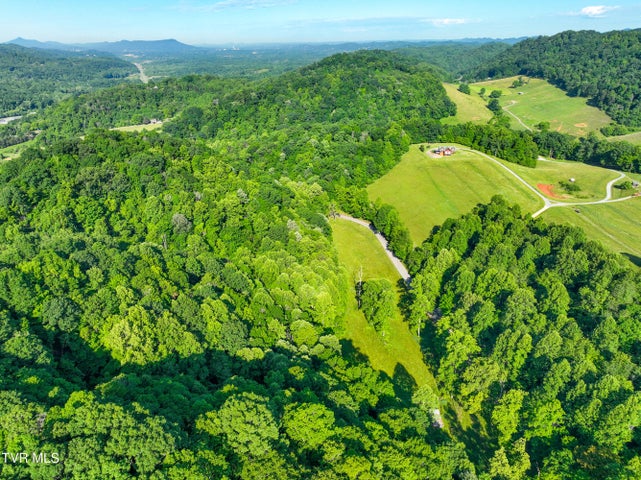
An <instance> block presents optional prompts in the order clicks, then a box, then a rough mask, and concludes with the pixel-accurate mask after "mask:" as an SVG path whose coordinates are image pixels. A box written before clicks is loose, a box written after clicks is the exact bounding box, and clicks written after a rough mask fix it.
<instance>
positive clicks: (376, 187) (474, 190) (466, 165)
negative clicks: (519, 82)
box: [367, 145, 543, 245]
mask: <svg viewBox="0 0 641 480" xmlns="http://www.w3.org/2000/svg"><path fill="white" fill-rule="evenodd" d="M434 147H435V145H431V148H434ZM508 165H510V167H511V166H512V164H508ZM367 191H368V193H369V197H370V198H371V199H372V200H376V199H381V200H382V201H383V202H385V203H389V204H391V205H393V206H394V207H396V209H397V210H398V213H399V216H400V217H401V220H402V221H403V223H404V224H405V226H406V227H407V228H408V229H409V231H410V236H411V237H412V241H413V242H414V244H415V245H419V244H420V243H422V242H423V240H425V238H427V237H428V236H429V235H430V233H431V231H432V229H433V227H434V226H436V225H441V224H442V223H443V222H444V221H445V220H446V219H447V218H450V217H451V218H455V217H458V216H460V215H462V214H464V213H467V212H469V211H470V210H471V209H472V208H473V207H474V206H475V205H477V204H479V203H487V202H489V201H490V199H491V198H492V197H493V196H494V195H498V194H500V195H503V196H505V197H506V198H507V199H508V201H510V202H512V203H516V204H518V205H520V206H521V208H522V209H523V211H524V212H535V211H536V210H538V209H539V208H541V207H542V206H543V201H542V200H541V199H540V198H538V197H537V196H536V195H535V194H534V193H533V192H531V191H530V190H529V189H528V188H527V187H526V186H525V185H523V184H522V183H520V182H519V181H518V180H516V178H515V177H514V176H513V175H511V174H510V173H509V172H508V171H506V170H505V169H504V168H501V166H499V165H497V164H496V163H494V162H491V161H489V160H487V159H486V158H483V157H482V156H481V155H479V154H477V153H475V152H470V151H457V152H456V153H455V154H454V155H453V156H452V157H443V158H432V157H430V156H428V155H427V154H426V153H424V152H421V151H420V150H419V146H418V145H412V146H411V147H410V150H409V152H408V153H406V154H405V155H404V156H403V158H402V159H401V161H400V163H399V164H398V165H396V166H395V167H394V168H393V169H392V170H391V171H390V172H388V173H387V174H386V175H385V176H383V177H381V178H380V179H378V180H376V181H375V182H374V183H372V184H371V185H370V186H369V187H368V188H367Z"/></svg>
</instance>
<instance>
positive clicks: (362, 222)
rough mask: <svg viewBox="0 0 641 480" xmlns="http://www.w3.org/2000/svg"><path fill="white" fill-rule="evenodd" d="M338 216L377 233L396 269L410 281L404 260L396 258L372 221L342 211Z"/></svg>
mask: <svg viewBox="0 0 641 480" xmlns="http://www.w3.org/2000/svg"><path fill="white" fill-rule="evenodd" d="M337 218H342V219H343V220H347V221H348V222H353V223H358V224H359V225H362V226H363V227H366V228H368V229H370V230H371V231H372V233H373V234H374V235H376V238H377V239H378V242H379V243H380V244H381V245H382V246H383V249H384V250H385V253H386V254H387V257H388V258H389V259H390V261H391V262H392V265H394V268H395V269H396V271H397V272H398V274H399V275H400V276H401V278H402V279H403V280H405V281H406V282H407V281H409V279H410V273H409V272H408V271H407V268H405V265H403V262H401V261H400V260H399V259H398V258H396V257H395V256H394V254H393V253H392V251H391V250H389V249H388V248H387V240H386V239H385V237H384V236H383V235H381V234H380V233H377V232H376V231H375V230H374V227H373V226H372V224H371V223H370V222H368V221H367V220H362V219H360V218H354V217H350V216H349V215H344V214H342V213H339V214H337Z"/></svg>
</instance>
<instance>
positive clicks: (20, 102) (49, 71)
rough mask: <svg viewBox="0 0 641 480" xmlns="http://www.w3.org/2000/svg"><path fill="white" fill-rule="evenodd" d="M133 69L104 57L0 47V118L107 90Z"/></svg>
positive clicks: (122, 62) (115, 59)
mask: <svg viewBox="0 0 641 480" xmlns="http://www.w3.org/2000/svg"><path fill="white" fill-rule="evenodd" d="M136 71H137V70H136V67H134V66H133V65H132V64H131V63H129V62H126V61H124V60H119V59H118V58H116V57H113V56H109V55H106V54H96V53H95V52H94V53H89V52H84V53H73V52H60V51H51V50H40V49H33V48H25V47H20V46H18V45H7V44H4V45H0V116H9V115H16V114H17V115H19V114H24V113H27V112H30V111H33V110H38V109H42V108H44V107H46V106H48V105H52V104H53V103H54V102H55V101H58V100H60V99H62V98H64V97H65V96H69V95H71V94H75V93H81V92H88V91H91V90H95V89H98V88H104V87H109V86H112V85H116V84H117V83H120V82H122V81H123V80H124V79H126V78H127V77H129V76H130V75H132V74H135V73H136Z"/></svg>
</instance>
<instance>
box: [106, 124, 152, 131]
mask: <svg viewBox="0 0 641 480" xmlns="http://www.w3.org/2000/svg"><path fill="white" fill-rule="evenodd" d="M162 125H163V124H162V122H156V123H145V124H142V125H127V126H126V127H115V128H112V130H118V131H119V132H145V131H150V130H158V129H160V128H162Z"/></svg>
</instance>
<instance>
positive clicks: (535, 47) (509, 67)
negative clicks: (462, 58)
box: [466, 29, 641, 127]
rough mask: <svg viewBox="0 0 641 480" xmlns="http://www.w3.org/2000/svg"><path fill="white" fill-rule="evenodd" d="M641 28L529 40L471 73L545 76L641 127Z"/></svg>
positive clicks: (477, 76)
mask: <svg viewBox="0 0 641 480" xmlns="http://www.w3.org/2000/svg"><path fill="white" fill-rule="evenodd" d="M640 53H641V30H639V29H636V30H625V31H612V32H607V33H599V32H595V31H580V32H574V31H567V32H562V33H559V34H556V35H553V36H550V37H537V38H531V39H527V40H524V41H522V42H519V43H517V44H516V45H514V46H513V47H511V48H510V49H508V50H505V51H503V52H499V53H498V54H497V55H496V57H495V58H493V59H491V60H490V61H488V62H487V63H485V64H483V65H482V66H480V67H478V68H473V69H472V70H470V71H469V72H467V74H466V76H468V77H469V78H475V79H478V80H482V79H486V78H488V77H510V76H513V75H528V76H533V77H538V78H544V79H545V80H548V81H549V82H551V83H553V84H554V85H557V86H558V87H560V88H562V89H563V90H565V91H566V92H568V94H569V95H573V96H580V97H587V98H588V99H589V102H590V103H591V104H592V105H594V106H596V107H599V108H600V109H602V110H604V111H605V112H606V113H607V114H608V115H610V116H611V117H612V118H613V119H615V120H616V121H617V122H619V123H621V124H623V125H629V126H635V127H639V126H641V102H640V101H639V99H640V98H641V82H640V81H639V75H637V72H638V71H639V68H641V56H640Z"/></svg>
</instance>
